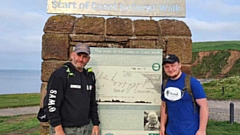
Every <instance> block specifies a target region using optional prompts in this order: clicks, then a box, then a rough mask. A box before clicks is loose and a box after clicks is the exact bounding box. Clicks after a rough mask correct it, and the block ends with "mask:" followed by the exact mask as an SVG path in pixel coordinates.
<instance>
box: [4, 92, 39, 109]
mask: <svg viewBox="0 0 240 135" xmlns="http://www.w3.org/2000/svg"><path fill="white" fill-rule="evenodd" d="M0 103H1V104H0V108H13V107H21V106H35V105H39V104H40V93H29V94H4V95H0Z"/></svg>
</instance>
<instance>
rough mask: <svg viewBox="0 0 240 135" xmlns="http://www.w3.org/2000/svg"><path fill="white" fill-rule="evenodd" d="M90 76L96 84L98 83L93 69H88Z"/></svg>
mask: <svg viewBox="0 0 240 135" xmlns="http://www.w3.org/2000/svg"><path fill="white" fill-rule="evenodd" d="M87 74H88V76H89V77H90V78H91V79H92V80H93V82H94V84H95V83H96V79H95V74H94V72H93V70H92V68H91V67H89V68H87Z"/></svg>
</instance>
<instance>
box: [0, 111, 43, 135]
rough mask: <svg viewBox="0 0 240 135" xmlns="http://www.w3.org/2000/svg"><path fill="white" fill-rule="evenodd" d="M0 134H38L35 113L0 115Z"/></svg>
mask: <svg viewBox="0 0 240 135" xmlns="http://www.w3.org/2000/svg"><path fill="white" fill-rule="evenodd" d="M0 127H1V128H0V134H1V135H39V122H38V120H37V119H36V114H29V115H19V116H4V117H0Z"/></svg>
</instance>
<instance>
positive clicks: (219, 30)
mask: <svg viewBox="0 0 240 135" xmlns="http://www.w3.org/2000/svg"><path fill="white" fill-rule="evenodd" d="M96 1H97V0H96ZM239 14H240V0H186V17H185V18H170V19H179V20H182V21H184V22H185V23H186V24H187V25H188V26H189V28H190V30H191V33H192V41H193V42H205V41H232V40H238V41H239V40H240V16H239ZM54 15H55V14H47V0H2V1H1V3H0V47H1V48H0V69H26V70H28V69H33V70H41V62H42V57H41V51H42V50H41V49H42V36H43V34H44V32H43V28H44V26H45V23H46V22H47V20H48V18H49V17H51V16H54ZM137 19H149V18H137ZM153 19H154V20H160V19H168V18H156V17H154V18H153Z"/></svg>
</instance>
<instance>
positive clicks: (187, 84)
mask: <svg viewBox="0 0 240 135" xmlns="http://www.w3.org/2000/svg"><path fill="white" fill-rule="evenodd" d="M191 77H192V76H191V75H187V76H186V77H185V88H184V90H187V92H188V94H189V95H190V96H191V97H192V102H193V107H194V113H195V112H196V102H195V99H194V96H193V93H192V88H191Z"/></svg>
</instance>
